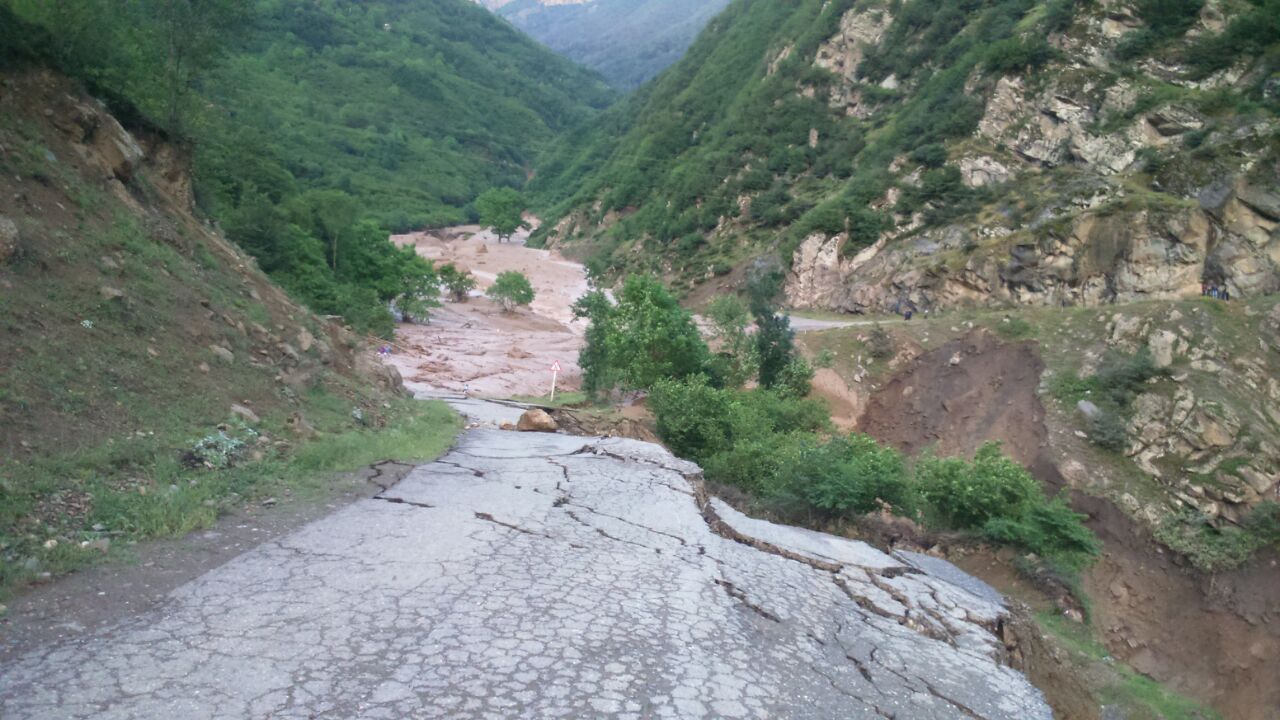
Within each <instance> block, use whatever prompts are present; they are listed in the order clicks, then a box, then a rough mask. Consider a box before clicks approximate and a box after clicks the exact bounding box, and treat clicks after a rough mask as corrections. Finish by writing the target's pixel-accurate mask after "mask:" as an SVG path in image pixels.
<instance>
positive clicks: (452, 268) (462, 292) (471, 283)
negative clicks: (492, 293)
mask: <svg viewBox="0 0 1280 720" xmlns="http://www.w3.org/2000/svg"><path fill="white" fill-rule="evenodd" d="M439 272H440V282H441V283H443V284H444V287H445V290H446V291H448V293H449V297H450V298H451V299H452V300H453V301H454V302H457V303H460V302H466V301H467V298H468V297H469V296H470V294H471V291H472V290H474V289H475V287H476V279H475V277H473V276H472V275H471V273H470V272H468V271H466V270H463V269H461V268H459V267H457V266H456V265H454V264H453V263H448V264H445V265H442V266H441V267H440V270H439Z"/></svg>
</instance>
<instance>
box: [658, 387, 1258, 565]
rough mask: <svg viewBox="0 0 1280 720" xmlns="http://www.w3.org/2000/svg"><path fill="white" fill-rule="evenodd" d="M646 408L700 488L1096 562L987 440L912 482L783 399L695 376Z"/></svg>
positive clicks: (1088, 536)
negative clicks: (702, 477) (697, 468)
mask: <svg viewBox="0 0 1280 720" xmlns="http://www.w3.org/2000/svg"><path fill="white" fill-rule="evenodd" d="M649 408H650V409H651V410H652V411H653V413H654V415H655V417H656V419H657V430H658V435H659V437H661V438H662V440H663V442H665V443H666V444H667V445H668V447H670V448H671V449H672V451H673V452H675V453H676V454H678V455H680V456H682V457H687V458H690V459H692V460H695V461H697V462H698V463H700V464H701V465H702V467H703V469H704V471H705V473H706V476H707V478H708V479H710V480H712V481H713V482H720V483H726V484H730V485H734V486H737V487H740V488H742V489H744V490H747V491H749V492H751V493H753V494H754V495H756V496H757V497H758V498H760V499H762V500H765V501H767V502H769V503H771V504H772V505H773V506H774V507H776V508H779V509H783V510H785V511H788V512H791V513H795V514H812V513H817V514H818V515H821V516H824V517H830V518H836V517H856V516H859V515H863V514H866V513H869V512H874V511H877V510H880V509H881V508H882V507H884V506H888V507H890V508H892V509H893V511H894V512H896V513H899V514H901V515H904V516H906V517H912V518H915V517H918V513H920V512H921V511H923V513H924V515H925V517H927V518H929V519H931V520H932V521H934V522H936V523H938V524H939V525H941V526H943V527H948V528H952V529H959V530H967V531H971V532H974V533H977V534H980V535H982V536H983V537H986V538H987V539H990V540H993V541H995V542H1000V543H1005V544H1009V545H1013V546H1016V547H1020V548H1023V549H1025V550H1028V551H1030V552H1033V553H1036V554H1037V555H1040V556H1042V557H1045V558H1049V559H1051V560H1052V561H1054V562H1057V563H1061V564H1063V565H1065V566H1067V567H1071V568H1079V567H1081V566H1083V565H1084V564H1086V563H1087V562H1088V561H1089V560H1090V559H1091V558H1092V557H1094V556H1095V555H1097V553H1098V547H1099V546H1098V543H1097V540H1096V538H1094V536H1093V535H1092V533H1090V532H1089V530H1088V529H1087V528H1086V527H1085V526H1084V524H1083V522H1082V521H1083V519H1084V518H1083V516H1081V515H1077V514H1076V513H1074V512H1072V511H1071V509H1070V508H1069V507H1068V506H1067V505H1066V503H1065V502H1064V501H1062V500H1060V499H1058V500H1053V501H1050V500H1048V499H1046V498H1045V496H1044V492H1043V491H1042V490H1041V489H1040V486H1039V484H1038V483H1037V482H1036V481H1035V480H1034V479H1033V478H1032V477H1031V475H1030V473H1028V472H1027V470H1026V469H1025V468H1023V467H1022V466H1021V465H1019V464H1017V463H1015V462H1014V461H1012V460H1010V459H1009V458H1007V457H1005V456H1004V455H1002V454H1001V453H1000V448H999V445H998V444H995V443H990V444H988V445H985V446H983V448H982V449H980V450H979V451H978V453H977V455H976V456H975V457H974V459H973V461H972V462H968V461H965V460H963V459H959V458H951V459H937V458H933V457H925V458H922V459H921V460H920V461H919V462H918V463H917V465H916V467H915V470H914V473H910V472H908V470H907V468H906V465H905V463H904V460H903V458H902V455H901V454H900V453H898V452H897V451H896V450H894V449H892V448H888V447H883V446H881V445H879V444H877V443H876V442H875V441H874V440H873V439H871V438H869V437H866V436H864V435H851V436H848V437H842V436H836V437H826V436H825V432H826V431H829V421H828V419H827V417H826V408H824V407H823V406H822V405H821V404H820V403H817V402H815V401H812V400H804V399H800V398H798V397H796V396H794V395H789V394H786V393H779V392H775V391H770V390H764V389H757V390H751V391H740V390H735V389H732V388H717V387H715V386H713V385H712V384H710V383H709V382H708V380H707V378H706V376H704V375H695V376H692V377H690V378H687V379H685V380H671V379H663V380H660V381H658V382H657V383H655V384H654V386H653V388H652V391H651V392H650V394H649ZM1278 522H1280V521H1278Z"/></svg>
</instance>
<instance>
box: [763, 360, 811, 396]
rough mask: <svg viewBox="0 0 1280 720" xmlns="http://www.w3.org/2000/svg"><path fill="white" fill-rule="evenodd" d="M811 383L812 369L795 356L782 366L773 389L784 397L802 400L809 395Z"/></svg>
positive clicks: (804, 361)
mask: <svg viewBox="0 0 1280 720" xmlns="http://www.w3.org/2000/svg"><path fill="white" fill-rule="evenodd" d="M812 381H813V367H812V366H811V365H809V362H808V361H807V360H805V359H804V358H802V357H799V356H796V357H793V358H791V361H790V362H788V363H787V364H786V365H783V366H782V372H780V373H778V377H777V378H776V379H775V380H774V383H773V389H774V390H775V391H777V393H778V394H779V395H783V396H785V397H797V398H802V397H804V396H806V395H808V394H809V389H810V383H811V382H812Z"/></svg>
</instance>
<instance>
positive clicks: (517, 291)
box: [484, 270, 534, 312]
mask: <svg viewBox="0 0 1280 720" xmlns="http://www.w3.org/2000/svg"><path fill="white" fill-rule="evenodd" d="M484 294H485V295H488V296H489V298H490V299H491V300H493V301H494V302H497V303H498V304H500V305H502V309H503V310H505V311H507V312H511V311H512V310H514V309H515V308H516V307H517V306H519V305H528V304H529V303H531V302H533V297H534V293H533V286H532V285H530V284H529V278H527V277H525V276H524V274H523V273H519V272H516V271H515V270H507V271H506V272H501V273H498V277H497V278H496V279H495V280H494V281H493V284H492V285H490V286H489V289H488V290H486V291H485V293H484Z"/></svg>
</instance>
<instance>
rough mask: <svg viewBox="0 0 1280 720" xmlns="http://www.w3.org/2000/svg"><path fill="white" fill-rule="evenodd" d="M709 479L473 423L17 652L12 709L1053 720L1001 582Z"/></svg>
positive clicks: (5, 681)
mask: <svg viewBox="0 0 1280 720" xmlns="http://www.w3.org/2000/svg"><path fill="white" fill-rule="evenodd" d="M698 476H699V473H698V468H697V467H696V466H695V465H692V464H690V463H687V462H684V461H681V460H679V459H677V458H675V457H673V456H672V455H670V454H669V453H667V452H666V451H665V450H663V449H662V448H661V447H659V446H656V445H652V444H647V443H642V442H638V441H634V440H624V439H600V438H582V437H570V436H564V435H552V434H540V433H510V432H500V431H497V430H488V429H476V430H472V431H469V432H468V433H466V434H465V435H464V436H463V437H462V438H461V439H460V441H459V443H458V445H457V446H456V447H455V448H454V449H453V450H452V451H451V452H450V453H449V454H448V455H446V456H445V457H443V458H441V459H440V460H439V461H437V462H435V463H431V464H429V465H423V466H421V467H418V468H416V469H415V470H413V471H412V472H411V473H410V474H409V475H408V476H406V477H405V479H404V480H402V481H401V482H399V483H398V484H396V485H393V486H391V487H389V488H387V489H385V490H383V491H382V492H380V493H379V494H378V496H377V497H376V498H372V499H368V500H362V501H359V502H356V503H355V504H353V505H350V506H348V507H346V508H344V509H342V510H339V511H338V512H336V513H334V514H332V515H330V516H328V517H326V518H323V519H320V520H318V521H316V522H313V523H312V524H310V525H308V526H306V527H304V528H302V529H301V530H299V531H297V532H295V533H293V534H292V535H289V536H286V537H284V538H282V539H279V540H276V541H274V542H270V543H267V544H264V545H261V546H259V547H257V548H256V549H254V550H252V551H250V552H248V553H245V554H244V555H242V556H240V557H238V558H236V559H235V560H233V561H231V562H229V563H227V564H226V565H223V566H222V567H220V568H217V569H215V570H213V571H211V572H208V573H207V574H205V575H203V576H201V577H200V578H198V579H197V580H195V581H193V582H191V583H188V584H187V585H185V586H183V587H181V588H179V589H178V590H176V591H175V592H174V593H173V594H172V595H171V597H170V598H169V600H168V601H167V602H166V603H164V604H163V606H161V607H159V608H155V609H152V610H150V611H147V612H145V613H143V614H141V615H139V616H136V617H133V618H128V619H124V620H122V621H120V622H119V623H117V624H116V625H114V626H110V627H107V628H105V629H102V630H99V631H96V632H93V633H88V634H85V635H82V636H78V637H73V638H70V639H68V640H67V641H65V642H61V643H57V644H53V645H50V646H48V647H42V648H39V649H37V650H35V651H32V652H29V653H27V654H26V655H23V656H21V657H18V658H17V659H15V660H14V661H12V662H10V663H8V664H7V666H5V667H0V716H3V717H5V718H33V719H34V718H88V717H112V718H156V717H182V718H211V717H244V718H249V717H253V718H265V717H271V718H328V717H333V718H337V717H342V718H430V717H530V718H552V717H571V718H582V717H618V718H649V717H663V718H666V717H672V718H674V717H680V718H700V717H708V718H709V717H716V718H755V717H775V718H777V717H788V718H899V719H905V718H912V719H913V720H924V719H928V718H1018V719H1019V720H1038V719H1040V718H1043V719H1044V720H1049V718H1051V712H1050V710H1049V708H1048V706H1047V705H1046V704H1045V702H1044V700H1043V698H1042V696H1041V694H1040V692H1039V691H1038V690H1036V689H1035V688H1034V687H1033V686H1032V685H1031V684H1030V683H1029V682H1028V681H1027V680H1026V679H1025V678H1024V677H1023V676H1022V675H1021V674H1020V673H1018V672H1017V671H1015V670H1014V669H1012V668H1010V667H1009V666H1008V665H1006V664H1005V663H1004V662H1003V660H1004V654H1005V649H1004V646H1003V644H1002V642H1001V641H1000V639H999V637H998V634H997V632H998V628H999V626H1000V624H1001V622H1002V620H1003V618H1004V617H1005V614H1006V609H1005V607H1004V605H1003V602H1002V600H1001V599H1000V597H999V596H998V595H997V594H995V593H994V592H992V591H991V590H990V589H989V588H986V587H985V586H984V585H982V584H981V583H979V582H977V581H976V580H973V579H972V578H969V577H968V576H965V575H964V574H963V573H960V572H959V571H958V570H956V569H955V568H954V567H952V566H950V565H948V564H946V563H945V562H943V561H940V560H936V559H933V558H928V557H924V556H916V555H910V554H906V553H903V554H894V555H890V554H886V553H883V552H880V551H878V550H876V549H874V548H872V547H870V546H868V545H865V544H863V543H859V542H855V541H850V540H845V539H841V538H836V537H833V536H829V535H824V534H821V533H816V532H812V531H807V530H801V529H797V528H790V527H784V526H780V525H774V524H771V523H767V522H764V521H760V520H754V519H751V518H748V517H745V516H743V515H741V514H740V513H738V512H736V511H735V510H733V509H732V508H731V507H729V506H728V505H726V504H724V503H722V502H720V501H718V500H715V499H710V498H707V497H706V496H705V494H704V493H703V492H702V489H701V483H700V482H699V480H698Z"/></svg>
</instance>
